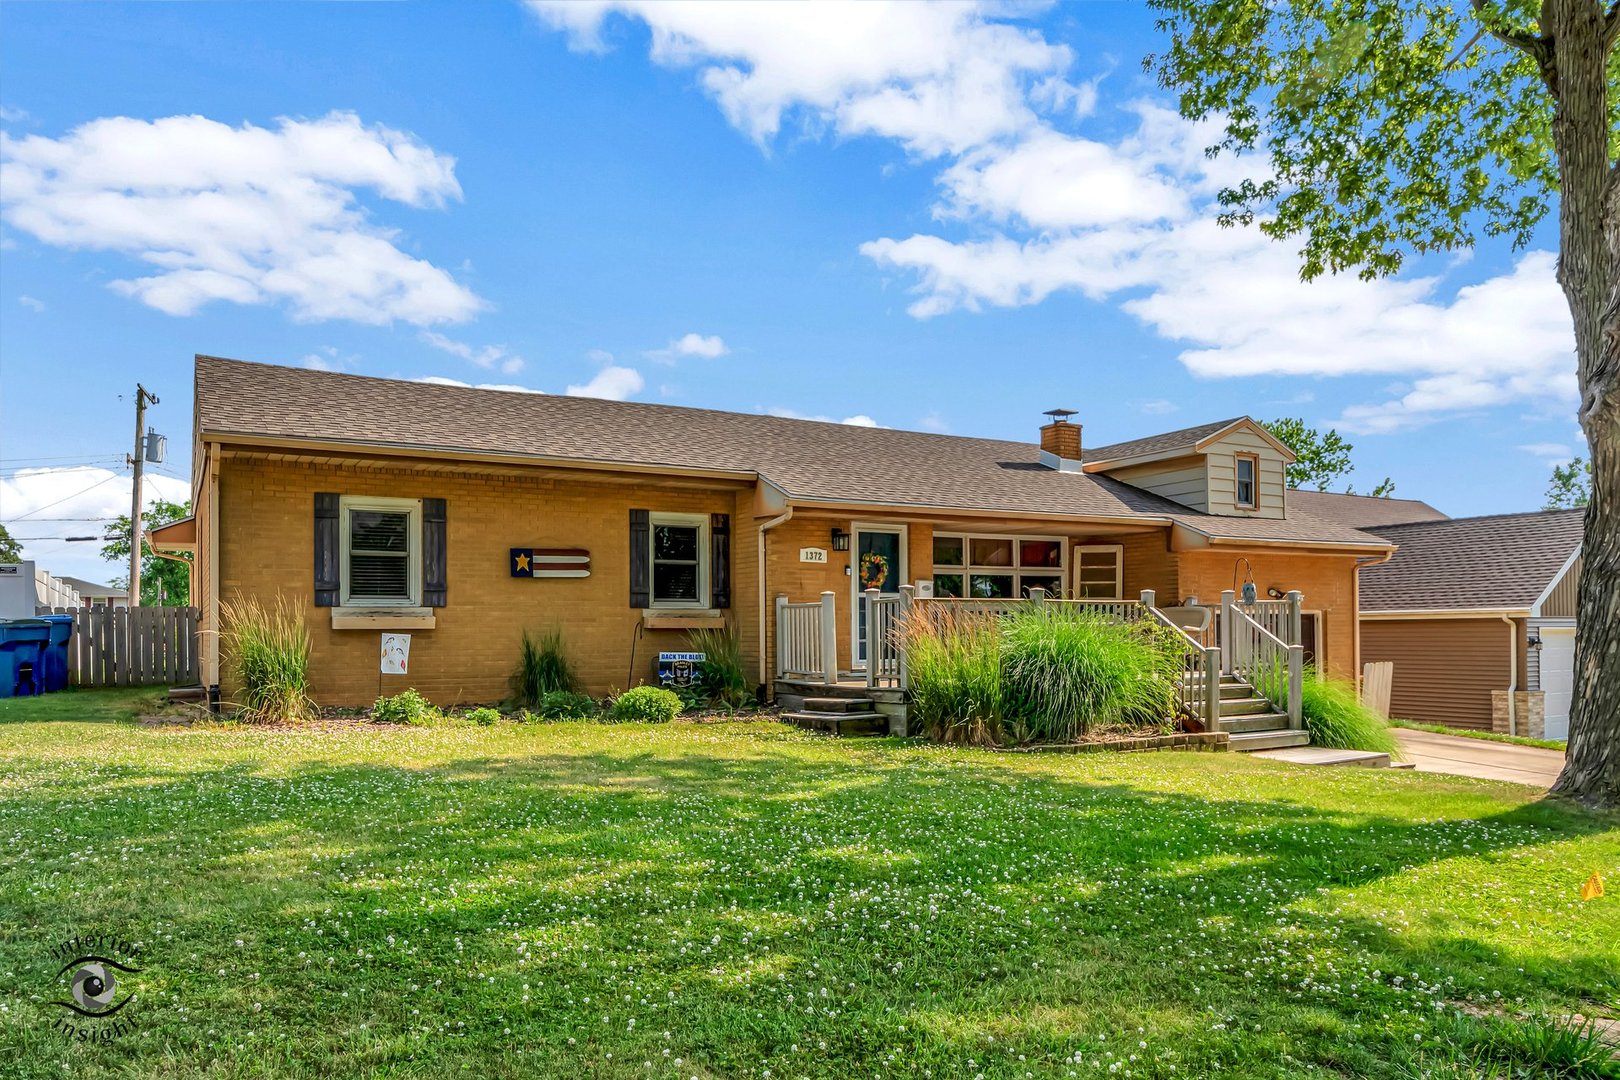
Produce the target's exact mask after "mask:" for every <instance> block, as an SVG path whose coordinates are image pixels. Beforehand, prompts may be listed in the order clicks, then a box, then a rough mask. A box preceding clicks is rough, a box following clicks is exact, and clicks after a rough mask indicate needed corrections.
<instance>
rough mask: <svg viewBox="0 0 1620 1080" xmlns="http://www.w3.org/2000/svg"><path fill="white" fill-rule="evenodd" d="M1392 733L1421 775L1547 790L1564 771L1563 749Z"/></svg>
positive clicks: (1410, 732)
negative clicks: (1463, 777) (1521, 785)
mask: <svg viewBox="0 0 1620 1080" xmlns="http://www.w3.org/2000/svg"><path fill="white" fill-rule="evenodd" d="M1391 730H1392V731H1393V732H1394V734H1395V741H1396V742H1398V743H1400V744H1401V756H1402V757H1403V758H1405V759H1406V760H1407V761H1410V762H1412V764H1414V765H1416V766H1417V770H1418V771H1419V772H1437V773H1450V774H1451V775H1453V776H1473V777H1477V778H1478V779H1481V780H1510V781H1512V782H1513V783H1515V784H1528V785H1530V786H1531V787H1538V788H1541V789H1542V790H1546V789H1547V788H1550V787H1552V785H1553V781H1554V780H1556V779H1558V774H1559V772H1560V771H1561V770H1562V769H1563V768H1564V754H1563V752H1562V751H1560V750H1543V749H1541V748H1540V747H1535V746H1515V745H1513V744H1512V743H1499V742H1491V741H1490V740H1488V739H1464V738H1460V737H1458V736H1456V735H1435V734H1433V733H1432V732H1428V731H1413V730H1411V729H1410V728H1392V729H1391Z"/></svg>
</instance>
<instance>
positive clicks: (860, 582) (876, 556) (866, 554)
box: [849, 525, 906, 671]
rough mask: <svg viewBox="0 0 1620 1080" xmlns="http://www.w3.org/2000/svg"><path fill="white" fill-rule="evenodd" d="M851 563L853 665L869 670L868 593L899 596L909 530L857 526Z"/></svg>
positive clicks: (886, 526) (904, 569)
mask: <svg viewBox="0 0 1620 1080" xmlns="http://www.w3.org/2000/svg"><path fill="white" fill-rule="evenodd" d="M850 547H851V548H853V549H854V558H853V559H852V560H851V567H850V570H851V573H850V575H849V577H850V591H851V592H852V594H853V595H852V596H851V603H850V608H849V609H850V612H851V613H852V614H853V616H854V620H855V621H854V625H853V626H852V627H851V633H850V642H851V651H852V652H853V653H854V656H853V657H852V660H853V666H854V668H855V670H857V671H864V670H866V590H867V589H876V590H878V592H880V593H885V594H887V595H890V596H898V595H899V593H900V586H901V585H903V584H904V583H905V580H906V527H905V526H904V525H856V526H855V542H854V543H853V544H851V545H850Z"/></svg>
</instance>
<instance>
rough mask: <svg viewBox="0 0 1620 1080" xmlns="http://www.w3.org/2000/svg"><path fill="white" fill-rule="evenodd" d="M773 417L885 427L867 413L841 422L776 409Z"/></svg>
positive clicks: (772, 412) (852, 425) (790, 410)
mask: <svg viewBox="0 0 1620 1080" xmlns="http://www.w3.org/2000/svg"><path fill="white" fill-rule="evenodd" d="M770 413H771V415H772V416H780V417H781V418H782V419H784V420H815V421H817V422H818V423H822V424H847V425H848V426H850V427H874V428H875V427H882V426H883V425H882V424H880V423H878V422H877V421H876V420H874V419H872V418H871V417H870V416H867V415H866V414H865V413H856V414H855V415H854V416H846V417H844V418H843V419H842V420H839V419H837V418H835V417H831V416H807V415H805V414H804V413H800V412H794V411H793V410H792V409H781V408H774V409H771V410H770Z"/></svg>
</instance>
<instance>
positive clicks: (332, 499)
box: [315, 491, 342, 607]
mask: <svg viewBox="0 0 1620 1080" xmlns="http://www.w3.org/2000/svg"><path fill="white" fill-rule="evenodd" d="M341 566H342V558H341V553H340V552H339V551H338V495H337V493H336V492H332V491H317V492H316V493H315V606H316V607H337V606H338V592H339V590H340V589H341V588H342V582H341V581H340V580H339V577H338V575H339V573H340V570H339V568H340V567H341Z"/></svg>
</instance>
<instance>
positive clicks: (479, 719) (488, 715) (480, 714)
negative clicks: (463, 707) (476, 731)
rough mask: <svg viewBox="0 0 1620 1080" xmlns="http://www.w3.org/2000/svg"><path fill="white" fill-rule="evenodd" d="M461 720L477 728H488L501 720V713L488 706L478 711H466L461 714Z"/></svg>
mask: <svg viewBox="0 0 1620 1080" xmlns="http://www.w3.org/2000/svg"><path fill="white" fill-rule="evenodd" d="M463 718H464V719H467V720H471V721H472V722H473V723H475V724H477V725H478V726H479V727H489V726H490V725H491V724H493V723H495V721H497V720H499V719H500V718H501V711H500V710H499V709H491V708H489V707H488V706H485V707H484V708H480V709H468V710H467V711H466V713H465V714H463Z"/></svg>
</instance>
